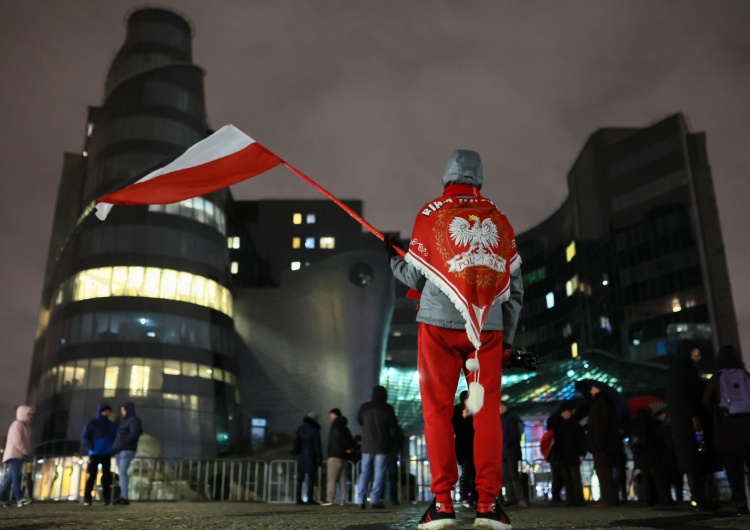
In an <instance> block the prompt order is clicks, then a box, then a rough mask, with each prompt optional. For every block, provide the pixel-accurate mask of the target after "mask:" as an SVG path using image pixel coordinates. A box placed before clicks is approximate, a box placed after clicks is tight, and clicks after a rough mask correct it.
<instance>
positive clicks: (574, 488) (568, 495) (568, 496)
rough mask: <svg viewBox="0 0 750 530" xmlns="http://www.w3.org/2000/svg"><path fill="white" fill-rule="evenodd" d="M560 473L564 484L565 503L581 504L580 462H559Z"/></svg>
mask: <svg viewBox="0 0 750 530" xmlns="http://www.w3.org/2000/svg"><path fill="white" fill-rule="evenodd" d="M560 474H561V475H562V483H563V485H564V486H565V504H566V505H568V506H583V484H582V483H581V464H565V463H562V462H561V463H560Z"/></svg>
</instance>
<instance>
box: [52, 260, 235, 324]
mask: <svg viewBox="0 0 750 530" xmlns="http://www.w3.org/2000/svg"><path fill="white" fill-rule="evenodd" d="M107 296H136V297H139V296H143V297H147V298H162V299H165V300H178V301H182V302H190V303H193V304H197V305H201V306H204V307H210V308H212V309H216V310H217V311H221V312H223V313H226V314H227V315H229V316H232V304H233V301H232V294H231V293H230V292H229V290H228V289H227V288H226V287H224V286H222V285H219V284H218V283H216V281H214V280H211V279H208V278H205V277H203V276H198V275H195V274H191V273H189V272H182V271H175V270H170V269H160V268H157V267H122V266H118V267H101V268H98V269H88V270H84V271H80V272H79V273H77V274H75V275H73V276H71V277H70V278H68V279H67V280H65V282H63V285H62V286H61V288H60V290H59V291H58V297H57V301H56V303H57V304H63V303H67V302H79V301H82V300H89V299H91V298H102V297H107Z"/></svg>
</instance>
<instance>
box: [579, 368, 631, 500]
mask: <svg viewBox="0 0 750 530" xmlns="http://www.w3.org/2000/svg"><path fill="white" fill-rule="evenodd" d="M594 383H595V382H594ZM591 396H592V397H593V400H592V402H591V408H590V410H589V421H588V429H587V431H586V449H587V450H588V451H589V452H590V453H591V454H592V455H593V456H594V469H595V470H596V476H597V477H599V486H600V488H601V500H600V502H599V503H598V504H596V506H597V507H602V508H608V507H613V506H617V505H618V504H619V495H618V488H617V484H616V482H615V478H614V474H613V471H614V466H616V465H617V463H618V462H619V461H620V460H621V458H622V456H621V455H622V454H623V453H624V448H623V445H622V438H621V437H620V433H619V431H618V428H617V417H616V414H615V407H614V405H613V403H612V401H611V400H610V399H609V397H608V396H607V395H606V394H605V393H604V392H602V390H601V389H600V388H599V387H598V386H596V384H592V385H591Z"/></svg>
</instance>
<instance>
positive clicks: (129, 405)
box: [122, 401, 135, 418]
mask: <svg viewBox="0 0 750 530" xmlns="http://www.w3.org/2000/svg"><path fill="white" fill-rule="evenodd" d="M122 408H124V409H125V412H126V413H127V416H126V418H133V417H135V403H133V402H132V401H126V402H125V403H123V404H122Z"/></svg>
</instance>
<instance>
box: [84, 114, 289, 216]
mask: <svg viewBox="0 0 750 530" xmlns="http://www.w3.org/2000/svg"><path fill="white" fill-rule="evenodd" d="M281 163H282V160H281V159H280V158H279V157H277V156H276V155H275V154H273V153H272V152H271V151H269V150H268V149H266V148H265V147H263V146H262V145H260V144H259V143H258V142H256V141H255V140H253V139H252V138H250V137H249V136H247V135H246V134H245V133H243V132H242V131H240V130H239V129H237V128H236V127H235V126H233V125H225V126H224V127H222V128H221V129H219V130H218V131H216V132H215V133H213V134H212V135H211V136H209V137H208V138H205V139H204V140H202V141H200V142H198V143H197V144H195V145H193V146H192V147H190V148H189V149H188V150H187V151H185V152H184V153H183V154H182V155H181V156H180V157H178V158H177V159H175V160H174V161H173V162H171V163H170V164H167V165H166V166H164V167H163V168H161V169H157V170H156V171H153V172H151V173H149V174H148V175H146V176H145V177H143V178H142V179H140V180H139V181H138V182H136V183H135V184H131V185H130V186H126V187H124V188H122V189H120V190H118V191H116V192H114V193H110V194H109V195H105V196H104V197H101V198H99V199H97V201H96V203H97V205H96V209H97V212H96V216H97V217H98V218H99V219H101V220H104V219H106V217H107V214H108V213H109V211H110V210H111V209H112V205H114V204H170V203H174V202H179V201H183V200H185V199H189V198H191V197H198V196H201V195H206V194H208V193H212V192H214V191H217V190H220V189H222V188H226V187H227V186H231V185H232V184H236V183H237V182H240V181H242V180H246V179H249V178H251V177H254V176H256V175H259V174H260V173H263V172H265V171H268V170H269V169H271V168H273V167H275V166H277V165H279V164H281Z"/></svg>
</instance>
